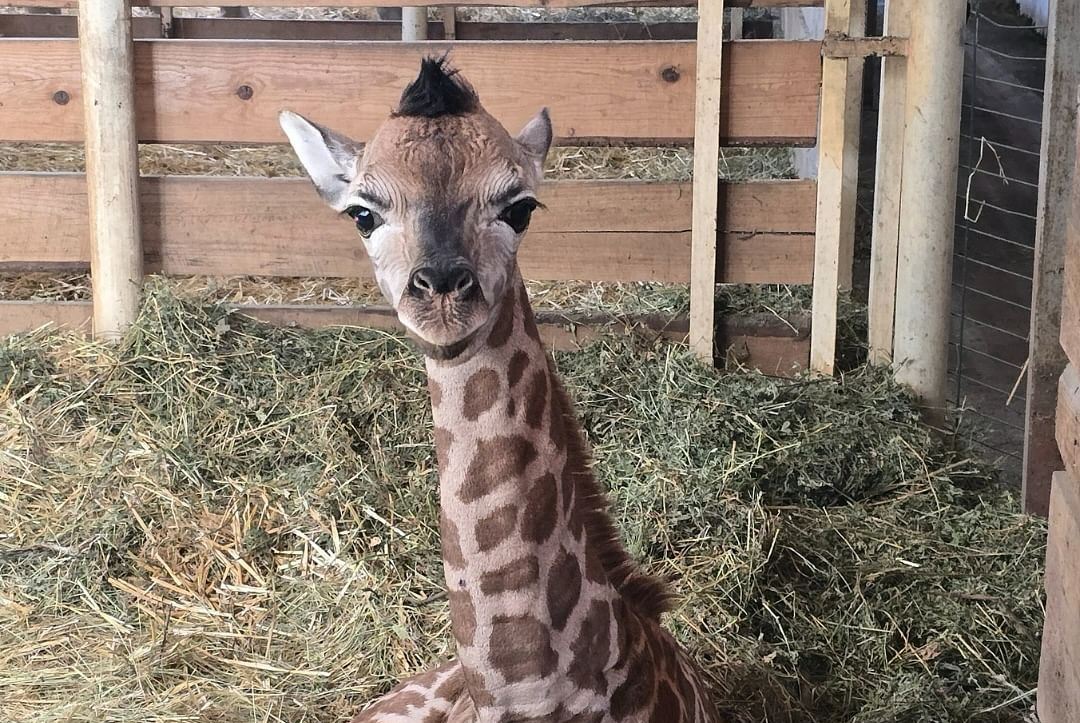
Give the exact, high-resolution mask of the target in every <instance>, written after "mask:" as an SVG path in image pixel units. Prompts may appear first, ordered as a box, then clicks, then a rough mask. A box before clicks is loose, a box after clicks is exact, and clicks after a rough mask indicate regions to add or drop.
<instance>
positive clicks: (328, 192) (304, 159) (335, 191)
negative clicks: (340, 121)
mask: <svg viewBox="0 0 1080 723" xmlns="http://www.w3.org/2000/svg"><path fill="white" fill-rule="evenodd" d="M278 122H279V123H280V124H281V129H282V130H283V131H285V135H286V136H288V137H289V143H290V144H292V147H293V150H294V151H295V152H296V155H297V157H298V158H299V159H300V163H301V164H302V165H303V166H304V170H305V171H307V174H308V176H309V177H310V178H311V181H312V183H314V184H315V188H316V190H318V192H319V195H320V196H322V198H323V200H324V201H326V202H327V203H328V204H330V205H331V206H332V207H333V208H334V209H335V210H338V211H343V210H344V204H345V201H346V198H347V194H348V190H349V183H351V182H352V180H353V177H354V176H355V175H356V167H357V163H358V162H359V159H360V153H361V151H363V145H362V144H360V143H357V142H356V141H354V140H352V139H350V138H346V137H345V136H343V135H341V134H340V133H335V132H334V131H332V130H330V129H329V128H324V127H322V126H320V125H318V124H317V123H312V122H311V121H309V120H308V119H307V118H304V117H303V116H302V115H298V114H296V113H293V112H291V111H287V110H285V111H282V112H281V114H280V115H279V116H278Z"/></svg>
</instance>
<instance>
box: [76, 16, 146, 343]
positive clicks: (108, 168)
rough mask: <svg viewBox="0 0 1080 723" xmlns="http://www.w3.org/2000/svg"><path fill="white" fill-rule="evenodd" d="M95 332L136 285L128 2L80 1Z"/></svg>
mask: <svg viewBox="0 0 1080 723" xmlns="http://www.w3.org/2000/svg"><path fill="white" fill-rule="evenodd" d="M79 51H80V57H81V60H82V92H83V117H84V120H85V133H86V184H87V192H88V197H89V207H90V272H91V275H92V278H93V287H94V333H95V334H96V335H98V336H100V337H104V338H112V337H115V336H117V335H119V334H121V333H122V332H123V331H124V329H126V328H127V326H128V325H130V324H131V322H132V321H134V320H135V316H136V314H137V312H138V305H139V290H140V286H141V283H142V245H141V244H140V240H139V198H138V182H139V159H138V139H137V137H136V135H135V77H134V75H135V61H134V46H133V43H132V27H131V4H130V0H79Z"/></svg>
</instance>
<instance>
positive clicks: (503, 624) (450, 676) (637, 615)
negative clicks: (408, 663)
mask: <svg viewBox="0 0 1080 723" xmlns="http://www.w3.org/2000/svg"><path fill="white" fill-rule="evenodd" d="M281 125H282V128H283V130H284V131H285V133H286V135H287V136H288V138H289V141H290V142H291V143H292V146H293V148H294V149H295V151H296V154H297V156H298V157H299V158H300V161H301V163H302V164H303V166H304V168H305V169H306V171H307V173H308V175H309V177H310V178H311V180H312V181H313V183H314V184H315V187H316V189H317V190H318V192H319V194H320V195H321V196H322V197H323V199H324V200H326V202H327V203H329V204H330V205H331V206H332V207H333V208H335V209H336V210H338V211H339V212H342V213H343V214H345V215H347V216H348V217H349V218H351V219H352V220H353V221H354V222H355V223H356V225H357V229H358V231H359V233H360V236H361V237H362V239H363V243H364V246H365V248H366V250H367V253H368V255H369V257H370V258H371V262H372V266H373V268H374V272H375V278H376V280H377V282H378V284H379V287H380V289H381V290H382V292H383V294H384V295H385V296H386V298H387V300H388V301H389V303H390V304H391V305H393V307H394V309H395V310H396V312H397V315H398V318H399V319H400V320H401V323H402V324H403V325H404V327H405V328H406V330H407V331H408V334H409V336H410V337H411V338H412V339H413V340H414V341H415V343H416V345H417V346H418V348H419V349H420V351H421V352H422V353H423V354H424V355H425V357H426V367H427V373H428V386H429V389H430V392H431V401H432V410H433V419H434V424H435V429H434V437H435V448H436V453H437V457H438V467H439V498H440V505H441V511H440V522H439V524H440V530H441V538H442V556H443V564H444V571H445V575H446V585H447V593H448V598H449V603H450V615H451V622H452V626H451V629H452V631H453V635H454V638H455V642H456V644H457V652H458V657H457V659H456V660H453V661H450V662H448V663H446V664H444V665H442V666H441V667H439V668H436V669H434V670H432V671H430V672H428V673H425V674H423V675H420V676H417V677H415V678H412V679H410V680H406V681H405V682H403V683H401V684H400V685H399V686H398V687H397V688H395V689H394V690H393V691H391V692H390V693H388V694H387V695H385V696H383V697H382V698H380V699H379V700H377V701H375V702H374V703H373V704H371V705H370V706H368V707H367V708H365V709H364V710H363V711H361V712H360V713H359V714H358V715H357V716H356V718H355V719H354V723H421V722H423V723H473V722H476V723H526V722H535V723H539V722H541V721H542V722H544V723H602V722H608V721H610V722H612V723H614V722H617V721H619V722H621V721H626V722H629V723H646V722H655V723H717V722H718V721H720V720H721V719H720V717H719V714H718V713H717V710H716V708H715V706H714V704H713V702H712V701H711V699H710V697H709V693H708V691H707V689H706V687H705V685H704V682H703V680H702V676H701V673H700V670H699V668H698V667H697V666H696V665H695V664H694V663H693V661H691V659H690V658H689V657H688V656H687V655H686V653H685V652H684V651H683V650H682V649H681V648H680V647H679V646H678V644H677V643H676V642H675V640H674V639H673V638H672V637H671V635H670V634H668V633H667V632H666V631H665V630H664V629H663V627H661V625H660V615H661V613H662V612H664V611H665V610H666V608H667V606H668V602H669V596H668V593H667V590H666V588H665V587H664V585H663V584H662V583H660V582H659V581H658V580H656V579H654V578H652V577H650V576H649V575H646V574H644V573H643V572H642V571H641V569H640V568H639V567H638V565H637V564H636V563H635V562H634V561H633V560H632V559H631V558H630V556H629V555H628V554H627V553H626V551H625V549H624V548H623V546H622V544H621V543H620V541H619V539H618V535H617V532H616V530H615V528H614V526H613V524H612V521H611V518H610V517H609V515H608V513H607V502H606V498H605V496H604V494H603V492H602V491H601V489H600V488H599V486H598V485H597V482H596V480H595V478H594V476H593V474H592V471H591V462H590V459H589V455H588V451H587V449H586V445H585V441H584V438H583V436H582V433H581V429H580V426H579V424H578V422H577V419H576V417H575V415H574V412H573V408H572V406H571V403H570V400H569V399H568V398H567V395H566V393H565V391H564V389H563V386H562V383H561V382H560V380H559V378H558V376H557V374H556V373H555V370H554V368H553V365H552V363H551V361H550V359H549V357H548V356H547V354H546V352H545V350H544V346H543V344H542V341H541V337H540V334H539V332H538V329H537V326H536V322H535V319H534V317H533V312H532V308H531V306H530V304H529V299H528V295H527V293H526V291H525V286H524V284H523V282H522V279H521V274H520V272H519V270H518V265H517V251H518V246H519V244H520V243H521V240H522V237H523V236H524V234H525V231H526V229H527V228H528V225H529V221H530V217H531V215H532V213H533V212H534V211H535V210H536V209H538V208H540V207H541V203H540V201H539V199H538V197H537V194H538V188H539V185H540V181H541V178H542V175H543V166H544V160H545V158H546V155H547V152H548V149H549V146H550V145H551V141H552V126H551V120H550V118H549V117H548V114H547V111H546V110H542V111H540V112H539V113H538V114H537V115H536V116H535V117H534V118H533V119H532V120H531V121H529V122H528V123H527V124H526V125H525V127H524V128H523V129H522V131H521V132H520V133H519V134H518V135H517V136H516V137H514V136H511V135H510V134H509V133H508V132H507V131H506V130H505V129H504V128H503V126H502V125H500V124H499V122H498V121H496V120H495V119H494V118H493V117H492V116H491V115H489V114H488V113H487V111H485V110H484V108H483V106H482V105H481V103H480V100H479V98H478V97H477V94H476V93H475V91H474V90H473V89H472V87H471V86H470V85H469V84H468V83H467V82H466V81H465V80H464V79H462V78H461V76H460V75H458V74H457V73H456V72H455V71H454V70H451V69H450V68H449V67H448V65H447V63H446V59H445V57H444V58H442V59H433V58H427V59H425V60H423V61H422V63H421V69H420V73H419V75H418V77H417V78H416V80H414V81H413V82H412V83H411V84H410V85H409V86H408V87H407V88H406V89H405V91H404V92H403V94H402V97H401V101H400V103H399V104H398V108H397V109H396V111H395V112H393V113H392V114H391V115H390V116H389V117H388V118H387V120H386V121H385V122H384V123H383V124H382V126H380V128H379V129H378V130H377V132H376V133H375V135H374V137H373V138H372V139H371V141H370V142H369V143H368V144H367V145H366V146H361V145H360V144H357V143H355V142H353V141H352V140H350V139H348V138H346V137H344V136H342V135H340V134H338V133H335V132H333V131H330V130H328V129H326V128H323V127H321V126H319V125H316V124H315V123H312V122H311V121H308V120H307V119H305V118H303V117H301V116H298V115H296V114H293V113H289V112H284V113H282V115H281Z"/></svg>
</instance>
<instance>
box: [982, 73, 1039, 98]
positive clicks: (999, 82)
mask: <svg viewBox="0 0 1080 723" xmlns="http://www.w3.org/2000/svg"><path fill="white" fill-rule="evenodd" d="M964 78H966V79H971V80H979V81H982V82H983V83H993V84H995V85H1004V86H1007V87H1009V88H1017V89H1018V90H1029V91H1031V92H1032V93H1038V94H1039V95H1042V94H1043V93H1044V91H1043V89H1042V88H1035V87H1033V86H1030V85H1024V84H1023V83H1010V82H1009V81H1007V80H1001V79H999V78H991V77H989V76H986V75H977V74H975V73H972V74H971V75H968V74H967V73H965V74H964Z"/></svg>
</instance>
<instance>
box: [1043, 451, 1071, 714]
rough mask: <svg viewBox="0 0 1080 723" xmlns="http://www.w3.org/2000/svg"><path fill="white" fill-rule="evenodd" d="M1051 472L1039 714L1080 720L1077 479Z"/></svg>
mask: <svg viewBox="0 0 1080 723" xmlns="http://www.w3.org/2000/svg"><path fill="white" fill-rule="evenodd" d="M1077 480H1078V478H1076V477H1072V478H1070V477H1069V476H1068V475H1066V474H1064V473H1060V472H1059V473H1056V474H1055V475H1054V481H1053V486H1052V487H1051V490H1050V520H1049V523H1050V532H1049V536H1048V538H1047V544H1046V583H1045V585H1046V624H1045V628H1044V631H1043V636H1042V657H1041V659H1040V660H1039V696H1038V709H1039V717H1040V719H1041V720H1043V721H1046V723H1071V722H1072V721H1076V720H1080V616H1078V615H1077V610H1080V565H1078V564H1077V560H1080V484H1078V481H1077Z"/></svg>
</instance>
